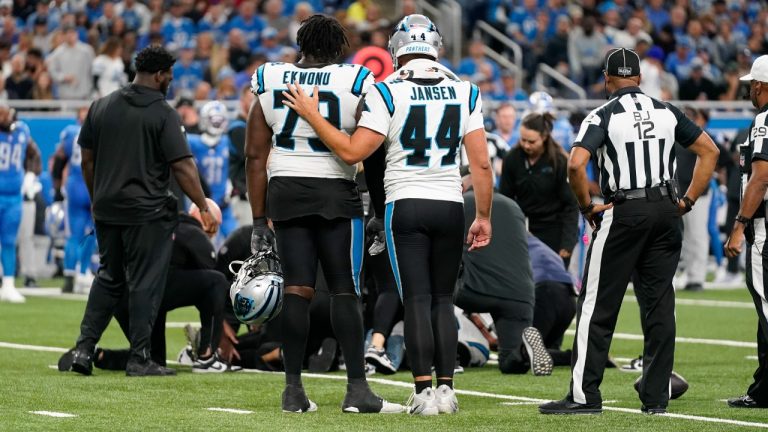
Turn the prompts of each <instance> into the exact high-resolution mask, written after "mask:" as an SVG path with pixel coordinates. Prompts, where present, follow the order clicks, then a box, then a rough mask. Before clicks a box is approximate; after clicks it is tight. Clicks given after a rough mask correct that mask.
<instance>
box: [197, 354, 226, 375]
mask: <svg viewBox="0 0 768 432" xmlns="http://www.w3.org/2000/svg"><path fill="white" fill-rule="evenodd" d="M226 371H227V365H226V364H224V363H223V362H221V361H219V356H218V355H216V354H214V355H212V356H211V357H210V358H207V359H201V358H198V359H197V360H195V364H193V365H192V372H194V373H224V372H226Z"/></svg>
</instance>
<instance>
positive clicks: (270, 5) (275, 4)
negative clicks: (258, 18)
mask: <svg viewBox="0 0 768 432" xmlns="http://www.w3.org/2000/svg"><path fill="white" fill-rule="evenodd" d="M284 9H285V5H284V4H283V0H267V1H266V3H264V21H266V24H267V26H268V27H272V28H273V29H275V30H277V40H278V41H279V42H280V43H281V44H286V43H288V42H289V38H288V27H289V26H290V24H291V19H290V18H289V17H287V16H285V15H283V10H284Z"/></svg>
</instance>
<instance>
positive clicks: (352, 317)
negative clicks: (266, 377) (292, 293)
mask: <svg viewBox="0 0 768 432" xmlns="http://www.w3.org/2000/svg"><path fill="white" fill-rule="evenodd" d="M331 324H332V326H333V332H334V334H335V335H336V340H337V341H339V345H340V346H341V352H342V354H344V363H345V364H346V366H347V379H348V380H349V381H350V382H352V381H353V380H355V379H360V378H363V379H364V378H365V359H364V358H363V351H364V350H363V344H364V343H365V335H364V334H363V316H362V314H361V312H360V306H359V302H358V299H357V296H356V295H354V294H332V295H331ZM286 370H287V369H286Z"/></svg>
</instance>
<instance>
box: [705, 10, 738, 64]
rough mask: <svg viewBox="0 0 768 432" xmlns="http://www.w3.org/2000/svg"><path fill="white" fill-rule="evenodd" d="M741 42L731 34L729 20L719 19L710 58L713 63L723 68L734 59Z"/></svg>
mask: <svg viewBox="0 0 768 432" xmlns="http://www.w3.org/2000/svg"><path fill="white" fill-rule="evenodd" d="M741 43H742V42H741V41H739V40H737V39H736V37H735V35H734V34H733V30H732V27H731V23H730V22H729V21H721V22H720V24H719V25H718V27H717V36H715V40H714V53H713V54H714V55H713V58H712V59H713V60H714V62H715V64H716V65H717V66H719V67H720V68H722V69H724V68H725V66H726V65H727V64H728V63H730V62H733V61H736V54H737V53H738V52H739V46H740V44H741Z"/></svg>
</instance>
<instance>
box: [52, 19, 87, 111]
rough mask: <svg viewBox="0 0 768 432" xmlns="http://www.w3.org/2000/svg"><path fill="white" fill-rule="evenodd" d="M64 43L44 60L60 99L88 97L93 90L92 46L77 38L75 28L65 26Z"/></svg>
mask: <svg viewBox="0 0 768 432" xmlns="http://www.w3.org/2000/svg"><path fill="white" fill-rule="evenodd" d="M63 31H64V43H63V44H62V45H60V46H59V47H58V48H56V49H55V50H54V51H53V53H51V55H50V56H48V59H47V61H46V64H47V66H48V71H49V72H50V73H51V77H52V78H53V81H54V83H55V84H56V93H57V94H58V97H59V98H60V99H89V98H90V97H91V92H92V90H93V74H92V73H91V67H92V64H93V57H94V55H93V48H91V47H90V45H86V44H84V43H82V42H80V41H79V40H78V37H77V29H76V28H75V27H74V26H67V27H65V28H64V29H63Z"/></svg>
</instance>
